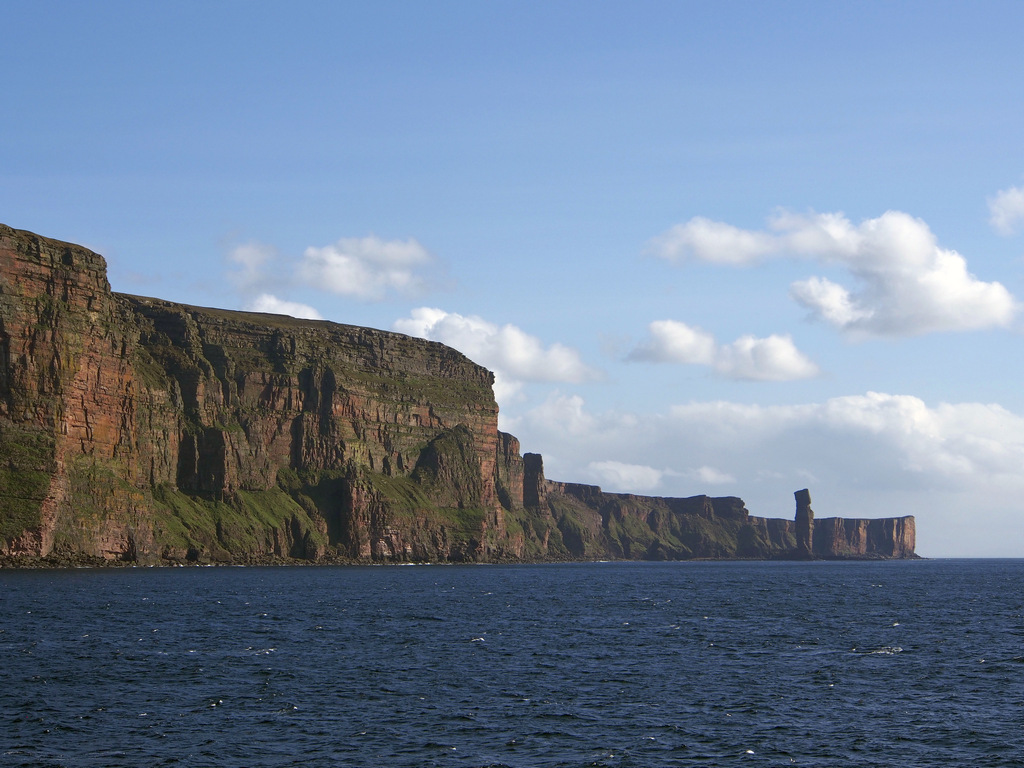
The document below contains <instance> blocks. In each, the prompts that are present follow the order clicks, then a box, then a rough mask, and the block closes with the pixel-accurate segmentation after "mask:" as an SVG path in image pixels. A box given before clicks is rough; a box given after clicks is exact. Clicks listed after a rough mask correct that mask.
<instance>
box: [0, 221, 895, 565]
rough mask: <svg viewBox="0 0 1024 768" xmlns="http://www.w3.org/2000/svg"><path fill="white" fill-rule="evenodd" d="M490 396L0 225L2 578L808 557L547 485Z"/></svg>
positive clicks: (357, 336)
mask: <svg viewBox="0 0 1024 768" xmlns="http://www.w3.org/2000/svg"><path fill="white" fill-rule="evenodd" d="M492 384H493V376H492V374H491V373H490V372H489V371H487V370H486V369H484V368H482V367H481V366H479V365H477V364H475V363H473V362H472V361H471V360H469V359H468V358H466V357H465V356H464V355H462V354H461V353H459V352H457V351H455V350H453V349H451V348H449V347H446V346H444V345H442V344H438V343H435V342H429V341H424V340H421V339H415V338H411V337H408V336H404V335H401V334H397V333H390V332H385V331H379V330H374V329H369V328H359V327H353V326H346V325H339V324H335V323H329V322H324V321H311V320H295V319H293V318H290V317H286V316H282V315H270V314H257V313H246V312H232V311H226V310H218V309H206V308H200V307H191V306H185V305H181V304H173V303H171V302H166V301H162V300H159V299H150V298H142V297H137V296H127V295H123V294H117V293H112V292H111V291H110V286H109V284H108V282H107V277H106V264H105V262H104V260H103V258H102V257H101V256H99V255H97V254H95V253H93V252H91V251H89V250H87V249H85V248H82V247H80V246H76V245H72V244H69V243H63V242H59V241H56V240H51V239H47V238H44V237H39V236H37V235H34V234H32V233H29V232H24V231H20V230H14V229H11V228H10V227H6V226H3V225H0V556H3V557H4V558H5V562H13V561H16V560H19V558H21V557H28V558H49V559H50V560H51V561H52V560H54V559H56V560H57V561H60V560H74V559H76V558H77V559H79V560H81V559H82V558H86V559H88V558H92V559H103V560H127V561H133V562H148V563H177V562H235V563H244V562H278V561H289V560H301V561H312V562H350V561H503V560H509V561H514V560H524V559H535V560H542V559H549V560H550V559H570V558H606V557H616V558H627V559H639V558H648V559H666V558H667V559H679V558H692V557H714V558H730V557H787V556H792V555H793V553H794V551H795V550H796V549H797V548H798V545H797V538H796V533H795V529H794V524H793V523H792V522H791V521H786V520H768V519H766V518H755V517H751V516H750V515H749V514H748V513H747V510H746V508H745V507H744V505H743V502H742V500H740V499H736V498H731V497H730V498H725V499H711V498H709V497H706V496H696V497H693V498H690V499H659V498H653V497H643V496H631V495H625V494H607V493H604V492H602V491H601V489H600V488H596V487H594V486H581V485H576V484H569V483H554V482H552V481H548V480H546V479H545V478H544V473H543V460H542V459H541V457H540V456H539V455H536V454H527V455H526V456H525V457H524V456H521V455H520V446H519V442H518V440H516V438H515V437H513V436H512V435H508V434H505V433H502V432H499V431H498V428H497V416H498V408H497V405H496V403H495V400H494V395H493V391H492ZM900 520H902V521H903V522H900ZM907 521H909V522H907ZM826 522H828V520H827V519H826V520H821V521H818V522H817V523H816V524H815V530H814V535H813V544H812V545H811V546H810V547H809V549H812V550H813V553H814V555H815V556H819V557H831V556H841V557H847V556H850V557H857V556H859V557H873V556H884V557H906V556H912V555H913V535H914V528H913V519H912V518H901V519H898V520H895V521H894V520H888V521H866V520H862V521H855V520H847V521H839V524H833V523H830V524H829V525H830V527H827V528H825V529H822V527H821V526H822V525H823V524H824V523H826ZM860 524H863V525H860ZM819 531H821V533H820V534H819ZM808 541H810V539H808Z"/></svg>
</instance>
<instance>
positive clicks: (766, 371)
mask: <svg viewBox="0 0 1024 768" xmlns="http://www.w3.org/2000/svg"><path fill="white" fill-rule="evenodd" d="M627 359H629V360H637V361H646V362H655V363H686V364H691V365H706V366H710V367H711V368H712V369H714V370H715V372H716V373H718V374H719V375H721V376H724V377H726V378H730V379H746V380H748V381H793V380H795V379H807V378H812V377H814V376H817V375H818V374H819V373H820V371H819V369H818V366H817V365H815V364H814V363H813V362H812V361H811V360H810V359H809V358H808V357H807V356H806V355H804V354H803V353H802V352H800V350H798V349H797V348H796V345H795V344H794V343H793V339H792V338H791V337H790V336H788V335H776V334H772V335H771V336H768V337H766V338H756V337H754V336H741V337H740V338H739V339H737V340H736V341H734V342H732V343H731V344H724V345H719V344H718V343H717V342H716V341H715V338H714V336H712V335H711V334H710V333H707V332H706V331H703V330H701V329H700V328H696V327H694V326H690V325H687V324H686V323H681V322H679V321H677V320H656V321H655V322H653V323H651V324H650V325H649V326H648V338H647V339H645V340H644V341H642V342H641V343H640V344H638V345H637V346H636V347H634V349H633V350H632V351H631V352H630V353H629V356H628V358H627Z"/></svg>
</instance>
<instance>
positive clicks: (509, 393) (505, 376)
mask: <svg viewBox="0 0 1024 768" xmlns="http://www.w3.org/2000/svg"><path fill="white" fill-rule="evenodd" d="M393 327H394V329H395V330H396V331H399V332H401V333H406V334H408V335H410V336H418V337H420V338H423V339H431V340H433V341H440V342H442V343H444V344H447V345H448V346H450V347H454V348H455V349H457V350H459V351H460V352H462V353H463V354H464V355H466V356H467V357H469V358H470V359H471V360H474V361H475V362H477V363H479V364H481V365H483V366H485V367H487V368H489V369H491V370H492V371H494V375H495V397H496V398H497V399H498V402H499V403H501V402H506V401H507V400H508V399H509V398H511V397H514V396H515V394H516V393H517V392H518V391H519V389H520V388H521V386H522V384H523V383H524V382H528V381H547V382H567V383H581V382H584V381H591V380H594V379H596V378H598V377H599V373H598V372H597V371H595V370H594V369H593V368H591V367H589V366H588V365H586V364H585V363H584V362H583V360H582V359H581V358H580V355H579V353H578V352H577V351H576V350H575V349H572V348H570V347H567V346H564V345H562V344H557V343H556V344H551V345H550V346H547V347H545V346H544V345H543V343H542V342H541V341H540V339H538V338H537V337H535V336H531V335H529V334H528V333H526V332H524V331H523V330H521V329H520V328H517V327H516V326H514V325H508V324H506V325H502V326H499V325H496V324H494V323H491V322H488V321H487V320H484V319H483V318H481V317H477V316H475V315H469V316H464V315H459V314H456V313H454V312H445V311H444V310H442V309H436V308H431V307H420V308H418V309H414V310H413V311H412V313H411V314H410V316H409V317H407V318H402V319H400V320H397V321H396V322H395V323H394V326H393Z"/></svg>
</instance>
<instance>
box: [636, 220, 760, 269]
mask: <svg viewBox="0 0 1024 768" xmlns="http://www.w3.org/2000/svg"><path fill="white" fill-rule="evenodd" d="M649 250H650V251H651V252H653V253H654V254H655V255H657V256H660V257H661V258H663V259H668V260H669V261H683V260H685V259H686V258H688V257H693V258H696V259H699V260H701V261H712V262H716V263H718V264H749V263H750V262H753V261H756V260H757V259H759V258H761V257H762V256H766V255H768V254H770V253H771V252H772V251H773V250H774V242H773V239H772V237H771V236H770V235H767V234H765V233H763V232H750V231H749V230H744V229H739V228H738V227H734V226H732V225H731V224H725V223H723V222H720V221H711V220H710V219H705V218H704V217H703V216H695V217H694V218H692V219H690V220H689V221H688V222H686V223H685V224H677V225H676V226H674V227H672V228H671V229H669V230H668V231H667V232H663V233H662V234H660V235H658V236H657V237H655V238H654V239H653V240H652V241H651V242H650V245H649Z"/></svg>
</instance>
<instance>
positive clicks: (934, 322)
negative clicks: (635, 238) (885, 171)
mask: <svg viewBox="0 0 1024 768" xmlns="http://www.w3.org/2000/svg"><path fill="white" fill-rule="evenodd" d="M1000 194H1002V193H1000ZM1008 199H1009V198H1008ZM1000 210H1001V211H1002V212H1003V213H1002V215H1001V218H1000V219H999V221H1001V222H1003V223H1004V224H1005V225H1006V226H1009V223H1012V222H1014V221H1016V214H1011V212H1012V211H1013V210H1015V209H1014V208H1013V207H1012V201H1011V202H1007V203H1006V204H1005V205H1003V206H1002V207H1001V208H1000ZM1022 211H1024V209H1022ZM652 250H653V251H654V252H655V253H656V254H657V255H659V256H661V257H663V258H666V259H669V260H671V261H679V260H684V259H687V258H694V259H699V260H702V261H709V262H716V263H722V264H737V265H740V264H751V263H754V262H756V261H758V260H762V259H765V258H768V257H778V256H791V257H797V258H806V259H814V260H818V261H820V262H823V263H828V264H838V265H841V266H843V267H845V268H846V269H847V270H848V271H849V273H850V274H851V276H852V277H853V278H854V281H855V284H856V288H855V289H854V290H851V289H850V288H847V287H845V286H842V285H839V284H838V283H835V282H832V281H830V280H828V279H825V278H822V277H811V278H809V279H807V280H801V281H798V282H795V283H793V285H792V286H791V288H790V295H791V297H792V298H793V299H794V300H795V301H796V302H797V303H799V304H800V305H802V306H803V307H805V308H806V309H808V310H809V311H810V313H811V316H812V317H813V318H815V319H818V320H822V321H824V322H826V323H829V324H830V325H833V326H835V327H837V328H839V329H841V330H843V331H848V332H851V333H855V334H856V333H859V334H870V335H882V336H885V335H892V336H907V335H916V334H923V333H931V332H935V331H968V330H975V329H979V328H990V327H1000V326H1007V325H1009V324H1010V322H1011V320H1012V319H1013V316H1014V314H1015V312H1016V309H1017V307H1016V303H1015V301H1014V299H1013V296H1012V295H1011V294H1010V292H1009V291H1008V290H1007V289H1006V288H1005V287H1004V286H1003V285H1001V284H1000V283H997V282H984V281H981V280H979V279H978V278H976V277H975V276H974V275H972V274H971V273H970V272H969V271H968V269H967V261H966V260H965V259H964V257H963V256H961V255H960V254H959V253H957V252H956V251H952V250H947V249H944V248H940V247H939V246H938V243H937V241H936V238H935V235H934V234H933V233H932V231H931V230H930V229H929V227H928V225H927V224H926V223H925V222H923V221H921V220H920V219H916V218H914V217H912V216H910V215H908V214H906V213H902V212H900V211H888V212H887V213H884V214H883V215H882V216H879V217H878V218H875V219H867V220H865V221H863V222H861V223H860V224H859V225H854V224H853V223H852V222H850V220H849V219H847V218H846V217H845V216H843V215H842V214H840V213H823V214H813V213H812V214H806V215H802V214H795V213H790V212H785V211H783V212H780V213H778V214H776V215H775V216H774V217H772V218H771V219H770V221H769V226H768V230H767V231H756V232H755V231H748V230H742V229H738V228H736V227H732V226H731V225H728V224H721V223H717V222H711V221H708V220H707V219H703V218H695V219H691V220H690V221H689V222H687V223H685V224H681V225H678V226H676V227H674V228H672V229H671V230H669V231H668V232H666V233H664V234H663V235H661V236H660V237H659V238H656V239H655V240H654V241H653V242H652Z"/></svg>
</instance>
